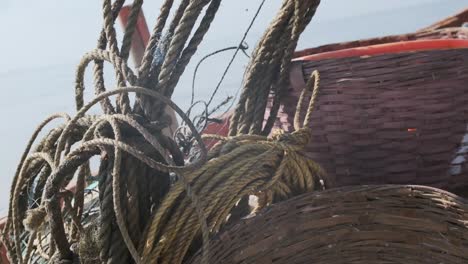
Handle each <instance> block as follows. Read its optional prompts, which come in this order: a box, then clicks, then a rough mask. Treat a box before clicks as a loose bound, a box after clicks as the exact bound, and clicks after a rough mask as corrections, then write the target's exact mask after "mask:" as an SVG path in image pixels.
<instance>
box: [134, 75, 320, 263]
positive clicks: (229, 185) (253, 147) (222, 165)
mask: <svg viewBox="0 0 468 264" xmlns="http://www.w3.org/2000/svg"><path fill="white" fill-rule="evenodd" d="M314 75H315V76H316V78H315V82H314V85H313V92H312V93H313V96H312V97H311V100H310V102H309V106H308V113H311V112H312V111H313V108H314V105H315V101H316V98H317V95H318V80H319V78H317V77H318V76H319V74H318V72H314ZM306 92H307V89H304V94H305V93H306ZM304 100H305V96H302V97H301V101H300V102H299V103H298V106H299V105H302V104H303V103H304ZM300 111H301V108H300V107H298V110H297V112H296V115H295V116H296V117H297V118H296V119H297V120H299V115H300ZM310 118H311V117H310V114H308V115H307V116H306V119H305V120H304V122H303V124H302V126H300V127H299V128H298V130H297V131H295V132H293V133H292V134H285V133H284V132H282V133H277V134H275V135H274V136H273V137H272V138H267V137H264V136H256V135H241V136H235V137H229V138H225V137H220V136H216V135H213V136H212V135H208V136H204V138H210V139H217V140H221V143H220V144H219V145H217V146H215V147H214V148H213V149H212V150H211V151H210V153H209V154H208V157H209V161H208V162H207V163H206V164H205V165H203V166H202V167H200V168H199V169H197V170H195V171H191V172H186V173H188V174H186V173H182V174H186V175H185V177H184V178H185V179H187V180H189V185H190V186H192V190H191V193H187V191H186V190H187V187H186V185H187V183H184V182H181V183H177V184H176V185H175V186H174V187H173V188H172V189H171V190H170V191H169V193H168V194H167V196H166V197H165V199H164V201H163V203H162V205H161V206H160V207H159V208H158V210H157V211H156V214H155V215H154V217H153V219H152V222H151V224H150V228H149V229H148V230H147V233H146V234H145V237H144V240H143V241H142V243H141V244H143V245H145V247H144V248H143V249H142V250H141V254H142V259H143V262H145V263H150V262H154V263H156V262H157V263H181V262H182V260H183V258H184V256H185V255H186V253H187V251H188V249H189V247H190V245H191V244H192V242H193V241H194V240H195V239H196V235H197V233H198V232H199V230H201V231H202V238H203V262H204V263H209V252H208V250H209V247H208V245H209V235H210V233H216V232H217V231H218V230H219V229H220V228H221V227H222V225H223V223H225V221H226V218H227V217H228V215H229V213H230V212H231V210H232V208H233V207H234V206H235V204H236V202H237V201H238V200H239V199H241V198H242V197H244V196H245V195H248V194H255V193H258V192H263V193H265V192H267V193H271V194H270V196H269V198H267V201H266V202H265V204H263V205H262V206H265V205H266V204H268V203H271V202H274V201H278V200H283V199H286V198H289V197H290V196H292V195H296V194H299V193H303V192H307V191H311V190H314V189H320V188H322V187H323V186H322V184H321V183H322V182H324V178H323V177H324V175H325V173H324V172H323V170H322V169H321V167H320V166H319V165H318V164H316V163H315V162H314V161H312V160H309V159H308V158H306V157H304V156H303V155H302V154H300V153H299V151H301V150H302V149H303V148H304V146H306V145H307V143H308V141H309V139H310V128H308V127H307V126H308V124H309V123H310ZM317 183H318V185H317ZM193 194H196V196H195V197H203V201H197V200H194V199H193V198H192V199H191V198H190V195H192V196H193ZM194 201H195V204H193V203H194ZM198 202H199V204H198V205H197V204H196V203H198ZM197 206H201V207H202V208H197ZM200 212H201V213H200ZM200 216H202V217H201V218H202V219H200ZM205 225H206V226H205Z"/></svg>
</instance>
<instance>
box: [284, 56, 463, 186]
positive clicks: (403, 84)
mask: <svg viewBox="0 0 468 264" xmlns="http://www.w3.org/2000/svg"><path fill="white" fill-rule="evenodd" d="M297 63H298V64H300V65H299V68H300V69H302V72H301V76H302V77H303V78H305V77H304V76H309V75H310V73H311V71H313V70H319V72H320V74H321V84H320V94H319V97H318V100H317V107H316V110H314V113H313V121H312V122H311V128H312V129H313V139H312V140H311V143H310V145H309V146H308V148H307V152H308V153H307V154H308V155H309V156H310V158H312V159H315V160H316V161H317V162H319V163H320V164H321V165H322V166H323V167H324V168H325V169H326V171H327V173H328V174H329V176H330V178H331V179H334V184H335V186H346V185H359V184H418V185H430V186H434V187H439V188H444V189H447V190H451V189H453V188H459V187H464V186H467V185H468V171H467V169H468V168H467V164H466V162H465V159H466V158H468V128H467V125H468V49H454V50H433V51H419V52H405V53H399V54H385V55H378V56H372V57H351V58H341V59H329V60H321V61H303V62H301V61H299V62H297ZM300 90H301V88H297V87H296V88H295V89H294V88H292V89H291V90H290V92H289V93H288V95H287V96H286V97H285V99H284V103H283V106H282V107H281V109H280V112H279V115H278V116H279V117H278V124H277V125H278V126H280V127H281V128H283V129H285V130H287V131H291V130H292V129H293V128H292V124H293V116H294V112H295V105H296V102H297V100H298V97H299V94H300ZM304 114H305V113H304Z"/></svg>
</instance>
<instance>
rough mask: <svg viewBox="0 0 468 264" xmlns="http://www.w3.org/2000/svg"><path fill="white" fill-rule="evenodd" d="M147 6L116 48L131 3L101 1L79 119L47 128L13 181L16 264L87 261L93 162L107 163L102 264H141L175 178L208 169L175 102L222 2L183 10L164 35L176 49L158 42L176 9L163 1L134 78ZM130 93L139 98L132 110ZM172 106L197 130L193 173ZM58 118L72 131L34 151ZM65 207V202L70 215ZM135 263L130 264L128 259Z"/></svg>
mask: <svg viewBox="0 0 468 264" xmlns="http://www.w3.org/2000/svg"><path fill="white" fill-rule="evenodd" d="M142 2H143V1H141V0H135V1H134V2H133V4H132V8H131V12H130V16H129V22H128V24H127V26H126V28H125V33H124V36H123V40H122V47H121V48H120V49H119V47H118V45H117V43H118V42H117V37H116V31H115V28H114V23H115V19H116V18H117V16H118V14H119V12H120V10H121V8H122V6H123V5H124V3H125V0H116V1H114V2H113V3H112V1H111V0H103V21H104V23H103V24H104V25H103V29H102V32H101V35H100V37H99V41H98V47H97V49H95V50H93V51H91V52H89V53H87V54H85V56H84V57H83V59H82V61H81V62H80V64H79V65H78V69H77V72H76V85H75V101H76V109H77V111H78V112H77V114H76V115H75V116H74V117H73V118H71V117H69V116H68V115H63V114H62V115H54V116H52V117H50V118H48V119H47V120H45V121H44V122H43V123H42V124H41V125H40V126H39V128H38V129H37V130H36V131H35V132H34V134H33V136H32V138H31V140H30V142H29V143H28V146H27V148H26V150H25V151H24V154H23V157H22V158H21V160H20V163H19V165H18V169H17V171H16V174H15V177H14V179H13V183H12V188H11V193H10V206H9V212H8V219H7V223H6V225H5V228H4V230H3V234H2V242H3V244H4V245H5V247H6V248H7V251H8V255H9V258H10V259H11V261H12V262H13V263H20V264H23V263H28V262H29V261H31V258H32V255H33V254H39V255H41V256H43V257H44V258H45V259H48V260H49V261H50V262H54V261H55V262H57V263H67V262H72V261H75V260H77V259H78V258H79V257H80V256H78V255H79V252H78V251H79V249H77V243H78V241H79V240H80V237H81V234H82V232H83V230H85V226H84V224H85V222H84V220H85V219H84V216H83V214H84V212H83V211H84V200H85V192H84V189H85V186H86V184H87V183H90V181H89V176H90V172H91V170H90V167H89V160H90V159H91V158H92V157H93V156H100V169H99V173H98V179H99V188H98V190H99V201H100V206H99V207H100V209H101V210H100V211H99V214H98V221H97V222H96V223H94V225H96V226H97V227H99V228H98V229H99V230H98V237H99V243H98V244H99V248H98V251H99V256H97V257H98V258H99V259H100V261H101V262H104V263H128V262H129V261H134V262H136V263H141V260H140V257H139V255H138V252H137V250H136V248H138V241H139V238H140V236H141V233H142V232H143V231H144V229H145V226H146V224H147V222H148V220H149V219H150V217H151V214H152V213H153V211H154V210H155V209H156V208H157V207H158V206H159V203H160V202H161V200H162V198H163V197H164V195H165V194H166V193H167V191H168V190H169V188H170V175H169V171H171V172H177V173H179V172H180V171H183V170H192V169H194V167H196V166H199V165H200V164H201V163H203V162H204V160H205V156H206V151H205V147H204V144H203V142H202V140H201V138H200V135H199V134H198V132H197V130H196V129H195V127H194V126H193V124H192V123H191V122H190V120H189V119H188V118H187V117H186V116H185V114H184V113H183V111H182V110H180V109H179V108H178V107H177V106H176V105H175V104H174V103H172V102H171V101H170V100H169V99H168V96H170V94H171V93H172V90H173V89H174V87H175V85H176V84H177V81H178V79H179V77H180V75H182V73H183V72H184V70H185V67H186V65H187V64H188V63H189V61H190V59H191V57H192V55H193V54H194V53H195V51H196V50H197V47H198V46H199V44H200V43H201V41H202V39H203V37H204V36H205V34H206V32H207V31H208V29H209V27H210V25H211V22H212V21H213V20H214V17H215V14H216V13H217V10H218V7H219V5H220V2H221V1H220V0H184V1H182V3H181V5H180V6H179V9H178V11H177V12H176V14H175V16H174V20H173V21H172V22H171V24H170V25H169V29H168V31H167V35H168V39H169V42H168V43H165V42H162V41H160V39H161V33H162V30H163V28H164V27H165V25H166V21H167V18H168V15H169V12H170V10H171V8H172V4H173V1H171V0H166V1H165V3H164V4H163V7H162V10H161V15H160V17H159V18H158V21H157V23H156V27H155V29H154V34H153V35H152V36H151V38H150V45H149V46H148V47H147V49H146V52H145V55H144V58H143V61H142V65H141V67H140V69H139V71H138V73H137V74H135V73H134V72H133V71H132V70H131V69H130V68H129V67H128V65H127V60H128V56H129V48H130V44H131V39H132V37H133V33H134V31H135V26H136V20H137V19H136V18H137V16H138V14H139V12H140V11H141V7H142ZM207 5H208V6H209V7H208V8H207V9H206V11H205V14H204V15H203V18H202V22H201V23H200V24H199V25H197V24H196V23H195V22H196V21H197V19H198V18H199V16H200V15H201V14H202V13H203V12H202V11H203V8H204V7H205V6H207ZM195 27H196V29H195ZM192 31H193V33H194V34H193V35H192ZM106 47H107V49H106ZM157 50H159V51H161V50H167V52H164V53H163V54H162V55H163V60H162V62H161V63H155V60H154V54H155V52H156V51H157ZM91 62H94V64H95V67H94V88H95V94H96V98H94V99H93V100H92V101H91V102H89V103H85V100H84V96H83V94H84V90H85V83H84V74H85V72H86V71H85V70H86V68H87V66H88V65H89V64H90V63H91ZM104 62H108V63H110V64H111V65H112V66H113V68H114V71H115V76H116V80H117V86H118V87H117V89H116V90H111V91H106V87H105V83H104V74H103V67H104ZM158 80H159V81H158ZM141 86H144V87H141ZM128 93H136V95H137V96H136V97H137V100H136V102H135V105H134V107H133V108H132V107H131V105H130V100H129V97H128ZM113 95H117V99H116V104H115V106H114V105H112V102H111V100H110V99H109V97H110V96H113ZM97 103H100V104H101V107H102V111H103V113H104V114H102V115H97V116H92V115H88V114H87V111H88V110H89V108H90V107H92V106H94V105H95V104H97ZM166 105H167V106H169V107H172V108H174V109H175V111H176V112H178V113H180V114H181V118H182V119H183V120H184V122H185V124H187V125H188V127H190V129H192V132H191V134H192V135H194V136H195V137H196V138H197V141H198V148H199V149H200V153H201V155H200V156H199V158H198V160H197V161H196V162H194V163H193V164H189V165H186V166H184V163H185V161H184V156H183V154H182V153H181V152H180V150H179V147H178V146H177V144H176V143H175V142H174V140H173V139H172V138H171V137H168V136H166V135H164V134H163V133H162V130H163V129H164V128H165V127H168V126H169V125H170V124H169V122H168V121H167V118H165V116H164V114H163V113H162V111H161V109H164V108H165V106H166ZM58 117H64V118H65V123H63V124H61V125H59V126H58V127H56V128H53V129H52V130H51V131H50V132H49V133H47V134H46V136H45V137H44V139H43V140H41V142H39V144H38V145H37V146H36V147H35V149H34V150H33V149H32V147H33V144H34V142H35V140H36V138H37V137H38V135H39V133H40V132H41V131H42V129H44V127H45V126H46V125H47V124H48V123H50V122H51V121H52V120H54V119H56V118H58ZM72 179H74V181H75V182H76V189H75V193H74V194H73V195H72V196H70V195H69V193H70V192H68V191H65V188H66V186H67V185H68V183H69V182H70V181H71V180H72ZM147 185H149V188H148V186H147ZM31 200H32V201H31ZM62 202H65V204H64V205H65V206H64V207H63V208H62V206H61V205H62ZM23 222H24V224H23ZM86 228H87V227H86ZM28 230H29V231H28ZM24 237H26V238H28V241H29V242H30V243H28V245H27V246H26V249H25V248H24V247H23V243H22V240H23V238H24ZM45 239H50V243H48V244H49V245H48V246H47V247H43V246H42V245H43V244H44V242H45ZM24 252H27V253H26V254H24ZM90 252H91V251H90ZM129 254H130V255H131V257H132V259H133V260H130V259H129ZM95 257H96V256H94V257H93V259H94V258H95Z"/></svg>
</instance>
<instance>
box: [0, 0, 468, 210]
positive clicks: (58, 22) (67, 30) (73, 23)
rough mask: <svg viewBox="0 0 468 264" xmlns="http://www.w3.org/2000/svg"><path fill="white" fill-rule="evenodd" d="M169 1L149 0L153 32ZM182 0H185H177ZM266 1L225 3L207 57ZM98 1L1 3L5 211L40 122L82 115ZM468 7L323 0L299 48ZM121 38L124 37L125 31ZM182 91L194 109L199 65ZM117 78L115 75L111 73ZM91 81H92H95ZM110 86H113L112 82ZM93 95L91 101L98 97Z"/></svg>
mask: <svg viewBox="0 0 468 264" xmlns="http://www.w3.org/2000/svg"><path fill="white" fill-rule="evenodd" d="M161 2H162V1H161V0H157V1H147V2H145V4H144V12H145V15H146V19H147V21H148V24H149V26H150V28H151V27H152V26H153V24H154V21H155V18H156V16H157V14H158V12H159V6H160V4H161ZM176 2H178V1H176ZM260 2H261V0H224V1H223V2H222V6H221V8H220V12H219V14H218V16H217V18H216V19H215V22H214V25H213V27H212V29H211V30H210V32H209V33H208V35H207V36H206V41H205V42H204V43H203V44H202V45H201V47H200V49H199V53H198V54H197V55H196V56H195V57H194V58H193V61H195V62H196V61H197V60H198V59H200V58H201V57H203V56H204V55H206V54H207V53H210V52H212V51H214V50H217V49H221V48H224V47H227V46H233V45H237V43H238V42H239V40H240V38H241V36H242V34H243V32H244V31H245V29H246V27H247V25H248V24H249V22H250V19H251V17H252V16H253V14H254V12H255V10H256V8H257V6H258V5H259V3H260ZM281 2H282V1H281V0H267V1H266V4H265V7H264V9H263V10H262V12H261V13H260V16H259V18H258V20H257V21H256V23H255V25H254V27H253V29H252V31H251V34H249V37H248V38H247V42H248V43H249V45H250V46H251V47H253V46H254V45H255V43H256V41H257V40H258V38H259V37H260V36H261V34H262V33H263V31H264V29H265V27H266V26H267V24H268V23H269V21H270V20H271V19H272V18H273V16H274V14H275V12H276V10H277V9H278V7H279V6H280V4H281ZM101 3H102V1H96V0H80V1H76V0H42V1H33V0H0V36H2V37H1V39H2V40H1V41H0V51H1V53H2V56H1V57H0V91H1V92H2V96H3V98H2V99H3V100H2V103H1V104H0V119H1V120H2V125H0V146H2V147H1V148H0V179H1V180H2V182H3V183H4V184H3V185H0V211H1V210H2V209H4V208H5V205H6V201H7V199H8V197H7V191H8V189H9V184H5V183H6V182H8V183H9V182H10V180H11V177H12V175H13V172H14V168H15V166H16V164H17V162H18V159H19V157H20V154H21V151H22V150H23V148H24V146H25V144H26V141H27V139H28V137H29V136H30V134H31V133H32V131H33V130H34V128H35V127H36V125H37V124H38V123H39V122H40V121H41V120H42V119H43V118H44V117H46V116H47V115H49V114H51V113H55V112H69V113H72V112H73V110H74V100H73V96H74V91H73V80H74V71H75V69H76V64H77V63H78V62H79V60H80V58H81V56H82V55H83V54H84V53H85V52H86V51H89V50H91V49H93V48H94V47H95V45H96V40H97V36H98V33H99V31H100V29H101V25H102V18H101ZM467 7H468V0H322V4H321V6H320V7H319V9H318V12H317V15H316V17H315V18H314V19H313V21H312V23H311V24H310V26H309V27H308V28H307V30H306V31H305V32H304V34H303V36H302V37H301V40H300V43H299V48H308V47H313V46H316V45H320V44H325V43H330V42H339V41H345V40H353V39H359V38H366V37H373V36H381V35H387V34H398V33H405V32H411V31H414V30H416V29H418V28H421V27H424V26H427V25H429V24H431V23H433V22H435V21H437V20H439V19H442V18H444V17H446V16H448V15H451V14H453V13H455V12H457V11H458V10H460V9H462V8H467ZM118 35H119V36H122V34H121V31H120V28H119V30H118ZM229 56H231V54H225V55H221V56H218V57H216V58H212V59H209V60H207V61H206V63H205V64H203V65H202V67H201V68H200V71H199V74H198V77H197V88H198V93H197V96H198V98H203V97H206V96H208V95H209V94H210V93H211V90H212V89H213V87H214V86H215V84H216V82H217V81H218V78H219V76H220V74H221V72H222V70H223V68H224V67H225V65H226V64H227V60H228V57H229ZM193 61H192V64H191V65H189V67H188V68H187V70H186V73H187V74H185V75H184V76H183V77H182V79H181V80H180V83H179V86H178V87H177V88H176V92H175V94H174V100H175V101H176V102H177V103H178V104H180V105H181V106H183V107H187V105H188V94H189V93H190V92H189V89H190V84H191V73H192V72H193V67H194V63H193ZM246 63H247V59H246V58H245V57H243V56H239V57H238V59H237V60H236V63H235V64H234V65H233V68H232V70H231V71H230V74H229V76H228V77H227V79H226V81H225V83H224V86H223V87H222V88H223V90H222V91H221V92H220V93H219V97H218V98H217V99H218V100H222V99H224V98H225V97H226V96H227V95H233V94H234V93H235V91H236V90H237V89H238V88H239V85H240V81H241V78H242V73H243V67H244V66H245V64H246ZM109 76H112V75H111V74H110V75H109ZM88 80H89V77H88ZM109 83H112V82H111V81H110V82H109ZM90 96H91V95H90V93H88V98H89V97H90Z"/></svg>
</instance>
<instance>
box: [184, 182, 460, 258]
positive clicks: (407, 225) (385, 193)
mask: <svg viewBox="0 0 468 264" xmlns="http://www.w3.org/2000/svg"><path fill="white" fill-rule="evenodd" d="M467 249H468V204H467V200H464V199H463V198H460V197H458V196H455V195H453V194H451V193H447V192H444V191H441V190H438V189H434V188H430V187H422V186H388V185H387V186H362V187H344V188H341V189H334V190H329V191H324V192H315V193H309V194H306V195H302V196H299V197H296V198H293V199H291V200H288V201H286V202H283V203H279V204H276V205H273V206H272V207H270V208H269V209H268V210H267V211H264V212H261V213H260V214H259V215H257V216H255V217H253V218H250V219H247V220H242V221H241V222H240V223H237V224H236V225H235V226H233V227H231V228H230V229H228V230H227V231H226V232H224V233H221V234H220V235H219V236H217V237H216V238H214V239H213V240H212V242H211V244H210V250H209V256H210V263H257V264H259V263H288V264H289V263H324V264H332V263H405V264H411V263H418V264H422V263H445V264H449V263H468V250H467ZM199 254H200V253H198V255H196V256H195V257H194V258H193V260H192V261H191V262H189V263H200V255H199Z"/></svg>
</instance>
